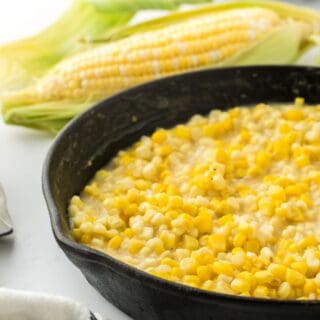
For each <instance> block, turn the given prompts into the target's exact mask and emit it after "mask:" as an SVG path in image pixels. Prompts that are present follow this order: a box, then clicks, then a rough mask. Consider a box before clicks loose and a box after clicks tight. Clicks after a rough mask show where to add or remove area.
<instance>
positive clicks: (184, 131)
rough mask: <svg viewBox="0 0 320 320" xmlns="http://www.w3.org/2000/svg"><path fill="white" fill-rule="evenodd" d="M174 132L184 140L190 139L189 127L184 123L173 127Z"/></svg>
mask: <svg viewBox="0 0 320 320" xmlns="http://www.w3.org/2000/svg"><path fill="white" fill-rule="evenodd" d="M174 133H175V134H176V136H177V137H179V138H181V139H185V140H190V139H191V132H190V129H189V128H188V127H186V126H184V125H179V126H177V127H176V128H175V129H174Z"/></svg>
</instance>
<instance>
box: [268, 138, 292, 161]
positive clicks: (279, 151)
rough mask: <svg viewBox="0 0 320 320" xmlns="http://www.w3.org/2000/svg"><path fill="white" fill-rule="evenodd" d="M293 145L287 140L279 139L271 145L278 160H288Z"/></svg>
mask: <svg viewBox="0 0 320 320" xmlns="http://www.w3.org/2000/svg"><path fill="white" fill-rule="evenodd" d="M290 145H291V143H289V142H287V141H286V140H285V139H279V140H276V141H273V142H271V143H270V149H271V150H272V153H273V157H274V158H275V159H276V160H278V159H284V158H288V157H289V154H290Z"/></svg>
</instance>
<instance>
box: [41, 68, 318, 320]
mask: <svg viewBox="0 0 320 320" xmlns="http://www.w3.org/2000/svg"><path fill="white" fill-rule="evenodd" d="M297 96H299V97H304V98H305V99H306V102H307V103H310V104H313V103H320V69H317V68H307V67H290V66H283V67H278V66H265V67H244V68H227V69H212V70H204V71H198V72H192V73H187V74H183V75H179V76H174V77H170V78H166V79H163V80H158V81H155V82H152V83H148V84H145V85H142V86H139V87H136V88H133V89H131V90H128V91H124V92H122V93H120V94H118V95H115V96H113V97H111V98H109V99H106V100H104V101H103V102H101V103H99V104H98V105H96V106H95V107H93V108H91V109H90V110H89V111H87V112H85V113H84V114H82V115H81V116H79V117H78V118H77V119H75V120H74V121H72V122H71V123H70V124H69V125H68V126H67V128H65V129H64V130H63V132H62V133H61V134H60V135H59V136H58V137H57V138H56V140H55V142H54V143H53V146H52V147H51V149H50V151H49V154H48V156H47V159H46V161H45V164H44V168H43V191H44V195H45V198H46V201H47V205H48V209H49V212H50V218H51V223H52V229H53V232H54V235H55V238H56V240H57V242H58V244H59V246H60V247H61V248H62V250H64V252H65V253H66V255H67V256H68V258H69V259H70V260H71V261H72V262H73V263H74V264H75V265H76V266H77V267H78V268H80V270H81V271H82V273H83V274H84V276H85V277H86V278H87V280H88V281H89V282H90V283H91V284H92V286H94V287H95V288H96V289H97V290H98V291H99V292H100V293H101V294H102V295H103V296H104V297H105V298H106V299H108V300H109V301H111V302H112V303H113V304H114V305H116V306H117V307H119V308H120V309H121V310H123V311H124V312H126V313H127V314H128V315H130V316H132V317H133V318H134V319H137V320H155V319H158V320H160V319H161V320H178V319H179V320H191V319H192V320H198V319H199V320H206V319H208V320H209V319H212V320H213V319H214V320H221V319H224V320H228V319H235V320H256V319H261V320H271V319H277V320H284V319H289V320H295V319H302V318H303V319H304V320H307V319H320V301H293V300H292V301H281V300H270V299H269V300H267V299H256V298H246V297H237V296H230V295H224V294H217V293H213V292H207V291H203V290H199V289H196V288H191V287H187V286H184V285H181V284H177V283H172V282H169V281H166V280H162V279H159V278H156V277H154V276H151V275H149V274H147V273H144V272H142V271H139V270H137V269H135V268H132V267H130V266H128V265H126V264H124V263H122V262H120V261H117V260H115V259H113V258H112V257H110V256H108V255H105V254H103V253H101V252H98V251H95V250H92V249H90V248H87V247H85V246H82V245H80V244H77V243H75V242H74V241H73V240H72V239H71V237H70V229H69V225H68V214H67V206H68V201H69V199H70V197H71V196H72V195H74V194H77V193H79V192H80V191H81V189H82V188H83V187H84V186H85V184H86V183H87V182H88V180H89V179H90V178H91V177H92V176H93V174H94V173H95V172H96V171H97V170H98V169H99V168H100V167H102V166H103V165H105V164H106V163H107V162H108V161H109V160H110V159H111V158H112V157H113V156H114V155H115V154H116V152H117V151H118V150H120V149H123V148H125V147H127V146H129V145H130V144H131V143H133V142H134V141H136V140H137V139H139V137H141V135H144V134H150V133H151V132H152V131H153V130H154V129H155V128H157V127H170V126H172V125H174V124H176V123H179V122H184V121H186V120H187V119H188V118H189V117H190V116H192V115H193V114H195V113H200V114H206V113H207V112H208V111H209V110H211V109H213V108H219V109H227V108H230V107H233V106H242V105H251V104H256V103H260V102H271V103H272V102H284V103H286V102H292V101H293V100H294V99H295V97H297ZM74 289H75V290H77V288H74Z"/></svg>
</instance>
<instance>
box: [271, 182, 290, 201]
mask: <svg viewBox="0 0 320 320" xmlns="http://www.w3.org/2000/svg"><path fill="white" fill-rule="evenodd" d="M269 194H270V197H271V198H272V200H273V201H276V202H277V203H282V202H285V201H286V199H287V196H286V192H285V190H284V189H283V188H282V187H280V186H277V185H274V186H271V187H270V188H269Z"/></svg>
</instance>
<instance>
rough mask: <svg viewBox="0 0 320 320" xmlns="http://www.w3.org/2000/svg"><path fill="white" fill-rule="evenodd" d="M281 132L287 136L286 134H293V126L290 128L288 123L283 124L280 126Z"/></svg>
mask: <svg viewBox="0 0 320 320" xmlns="http://www.w3.org/2000/svg"><path fill="white" fill-rule="evenodd" d="M279 131H280V133H282V134H286V133H289V132H291V131H292V128H291V126H290V125H289V124H288V123H283V124H281V125H280V127H279Z"/></svg>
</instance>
